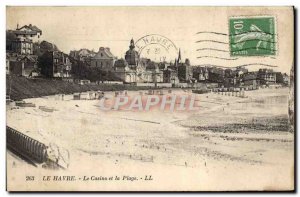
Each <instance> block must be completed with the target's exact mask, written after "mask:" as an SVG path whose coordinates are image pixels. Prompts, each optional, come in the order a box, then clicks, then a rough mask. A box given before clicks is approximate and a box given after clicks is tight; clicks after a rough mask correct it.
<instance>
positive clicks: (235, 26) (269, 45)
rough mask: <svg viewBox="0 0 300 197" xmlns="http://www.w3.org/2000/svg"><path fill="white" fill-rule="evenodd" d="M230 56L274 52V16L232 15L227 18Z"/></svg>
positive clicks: (272, 53)
mask: <svg viewBox="0 0 300 197" xmlns="http://www.w3.org/2000/svg"><path fill="white" fill-rule="evenodd" d="M229 45H230V55H231V56H266V55H275V54H276V33H275V18H274V17H233V18H230V19H229Z"/></svg>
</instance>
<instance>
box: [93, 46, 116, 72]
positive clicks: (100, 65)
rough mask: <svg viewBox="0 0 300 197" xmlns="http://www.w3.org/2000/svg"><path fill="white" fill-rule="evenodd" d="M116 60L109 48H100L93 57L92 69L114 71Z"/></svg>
mask: <svg viewBox="0 0 300 197" xmlns="http://www.w3.org/2000/svg"><path fill="white" fill-rule="evenodd" d="M115 59H116V58H115V57H114V55H113V54H112V53H111V51H110V49H109V48H104V47H100V48H99V51H98V52H97V53H96V54H95V55H94V57H91V67H93V68H97V69H99V70H102V71H107V72H108V71H113V70H114V63H115Z"/></svg>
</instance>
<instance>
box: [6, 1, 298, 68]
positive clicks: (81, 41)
mask: <svg viewBox="0 0 300 197" xmlns="http://www.w3.org/2000/svg"><path fill="white" fill-rule="evenodd" d="M6 11H7V13H6V17H7V18H6V27H7V29H15V28H16V27H17V24H19V26H23V25H28V24H32V25H36V26H37V27H39V28H40V29H41V30H42V31H43V34H42V36H41V37H40V38H39V41H42V40H47V41H49V42H52V43H54V44H55V45H57V47H58V48H59V49H60V50H62V51H64V52H65V53H69V52H70V50H79V49H81V48H87V49H93V50H94V51H98V50H99V48H100V47H109V48H110V50H111V52H112V53H113V55H114V56H116V57H118V58H124V55H125V52H126V51H127V50H128V48H129V43H130V40H131V39H134V40H135V41H136V40H138V39H139V38H142V37H144V36H146V35H149V34H157V35H161V36H164V37H166V38H168V39H169V40H170V41H172V42H173V43H174V45H176V47H177V49H178V50H179V49H180V51H181V58H182V60H183V61H184V59H186V58H188V59H189V60H190V62H191V64H192V65H204V64H211V65H218V66H226V67H236V66H239V65H243V64H258V65H254V66H251V67H249V70H255V69H258V68H261V67H262V66H261V64H268V65H274V66H277V67H276V68H273V69H274V70H276V71H281V72H286V73H289V72H290V69H291V66H292V63H293V53H294V52H293V49H294V40H293V35H294V29H293V10H292V8H291V7H260V8H255V7H244V8H239V7H231V8H228V7H227V8H226V7H9V6H8V7H7V10H6ZM240 16H245V17H258V16H272V17H275V32H276V34H277V37H276V39H277V44H276V49H277V54H276V55H275V56H267V57H240V58H237V59H235V60H231V59H232V57H230V54H229V52H228V53H226V52H220V51H210V50H203V51H197V49H199V48H216V49H220V50H224V51H228V50H229V44H218V43H207V42H203V43H196V41H199V40H216V41H220V42H225V43H226V42H229V37H228V36H221V35H218V34H209V33H206V34H205V33H204V34H197V32H203V31H205V32H218V33H223V34H228V33H229V18H231V17H240ZM149 47H150V48H151V47H152V48H153V49H154V47H155V46H149ZM162 53H165V54H164V55H165V56H167V59H168V60H170V61H174V59H175V58H176V57H177V56H178V51H175V52H169V53H167V52H166V51H165V52H162ZM144 55H147V54H144ZM206 56H214V57H221V59H217V58H211V57H206ZM198 57H202V58H198ZM265 68H266V67H265Z"/></svg>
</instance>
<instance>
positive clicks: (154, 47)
mask: <svg viewBox="0 0 300 197" xmlns="http://www.w3.org/2000/svg"><path fill="white" fill-rule="evenodd" d="M135 47H136V49H137V52H138V53H139V56H140V57H142V58H148V59H151V60H153V61H156V62H157V61H159V62H163V61H172V60H174V59H175V58H177V56H178V49H177V47H176V45H175V44H174V42H172V41H171V40H170V39H168V38H167V37H165V36H162V35H159V34H150V35H146V36H143V37H141V38H140V39H138V40H137V41H136V42H135Z"/></svg>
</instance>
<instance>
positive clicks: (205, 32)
mask: <svg viewBox="0 0 300 197" xmlns="http://www.w3.org/2000/svg"><path fill="white" fill-rule="evenodd" d="M247 33H264V34H268V35H277V34H273V33H270V32H264V31H245V32H242V33H237V34H226V33H221V32H214V31H200V32H197V33H196V34H215V35H222V36H238V35H243V34H247Z"/></svg>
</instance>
